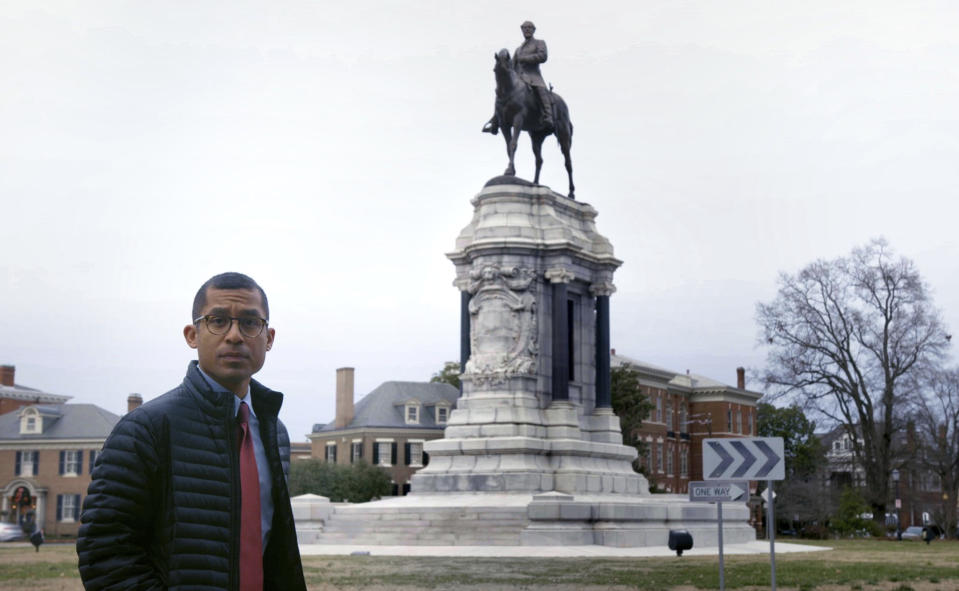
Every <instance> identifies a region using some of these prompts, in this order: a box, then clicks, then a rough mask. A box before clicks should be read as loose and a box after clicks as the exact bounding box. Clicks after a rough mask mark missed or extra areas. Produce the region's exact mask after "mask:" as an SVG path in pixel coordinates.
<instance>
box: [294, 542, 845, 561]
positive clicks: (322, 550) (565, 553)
mask: <svg viewBox="0 0 959 591" xmlns="http://www.w3.org/2000/svg"><path fill="white" fill-rule="evenodd" d="M822 550H831V548H824V547H822V546H807V545H805V544H790V543H779V542H776V554H786V553H791V552H819V551H822ZM353 553H362V554H369V555H371V556H476V557H504V558H505V557H514V558H522V557H528V558H564V557H575V556H587V557H588V556H599V557H609V558H614V557H627V558H630V557H631V558H641V557H653V556H676V553H675V552H673V551H672V550H670V549H669V548H667V547H666V546H655V547H644V548H615V547H611V546H373V545H367V546H350V545H337V544H303V545H301V546H300V554H301V555H302V556H334V555H347V554H353ZM723 553H724V554H726V555H731V554H769V542H768V541H766V540H757V541H755V542H747V543H745V544H727V545H724V546H723ZM718 555H719V548H717V547H716V546H709V547H706V548H695V547H694V548H693V549H692V550H686V551H685V552H683V556H718Z"/></svg>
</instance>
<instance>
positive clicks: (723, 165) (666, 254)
mask: <svg viewBox="0 0 959 591" xmlns="http://www.w3.org/2000/svg"><path fill="white" fill-rule="evenodd" d="M957 11H959V8H957V6H956V4H955V3H953V2H900V3H892V2H881V1H877V0H871V1H865V2H853V1H850V2H834V1H831V0H830V1H808V0H805V1H796V2H785V1H784V2H767V1H757V2H745V1H727V2H711V1H705V0H704V1H702V2H676V1H664V2H647V1H639V2H582V1H577V2H558V1H556V0H550V1H548V2H519V1H515V0H514V1H509V2H478V1H477V2H450V1H435V2H428V1H411V0H404V1H402V2H399V1H390V2H387V1H369V2H333V1H325V0H324V1H312V2H308V1H287V0H271V1H269V2H241V1H231V2H202V1H201V2H197V1H190V2H172V1H165V2H147V1H139V2H136V1H132V2H131V1H113V2H110V1H76V2H45V1H29V2H25V1H9V0H3V1H0V72H3V75H2V77H0V242H2V247H0V248H2V250H0V253H2V254H0V334H2V338H0V363H3V364H12V365H15V366H16V368H17V374H16V375H17V382H18V383H20V384H23V385H27V386H32V387H35V388H40V389H43V390H45V391H49V392H54V393H58V394H67V395H70V396H73V402H90V403H95V404H98V405H100V406H102V407H104V408H106V409H108V410H111V411H113V412H115V413H118V414H119V413H122V412H124V411H125V409H126V397H127V395H128V394H130V393H132V392H138V393H140V394H142V395H143V397H144V398H145V399H150V398H153V397H155V396H157V395H159V394H161V393H162V392H165V391H166V390H168V389H170V388H172V387H173V386H175V385H176V384H178V383H179V382H180V381H181V380H182V377H183V374H184V371H185V369H186V366H187V363H188V361H189V360H190V359H192V358H194V357H195V352H194V351H193V350H191V349H189V348H188V347H187V346H186V344H185V343H184V340H183V336H182V328H183V326H184V324H186V323H187V322H189V320H190V305H191V303H192V299H193V295H194V292H195V291H196V289H197V287H198V286H199V285H200V284H201V283H202V282H203V281H205V280H206V279H207V278H208V277H210V276H211V275H214V274H216V273H219V272H221V271H226V270H236V271H241V272H245V273H247V274H249V275H251V276H253V277H254V278H255V279H257V280H258V281H259V282H260V283H261V285H262V286H263V287H264V288H265V289H266V291H267V293H268V295H269V298H270V307H271V324H272V326H274V327H275V328H276V333H277V334H276V343H275V346H274V348H273V351H272V352H271V353H270V354H269V356H268V358H267V362H266V366H265V368H264V369H263V371H261V372H260V374H259V375H258V376H257V377H258V378H259V379H260V380H261V381H263V382H264V383H266V384H267V385H269V386H271V387H273V388H274V389H277V390H281V391H283V392H285V394H286V403H285V406H284V408H283V410H282V412H281V415H280V416H281V418H282V419H283V420H284V421H285V422H286V423H287V425H288V427H289V429H290V432H291V435H292V436H293V438H294V440H305V435H306V433H308V432H309V431H310V428H311V426H312V424H313V423H325V422H328V421H329V420H331V419H332V417H333V412H334V408H333V406H334V396H333V394H334V386H335V369H336V368H337V367H342V366H352V367H355V368H356V390H357V392H356V393H357V399H359V398H360V397H361V396H362V395H364V394H366V393H367V392H369V391H370V390H372V389H373V388H375V387H376V386H377V385H379V384H380V383H382V382H383V381H387V380H427V379H429V377H430V375H431V374H432V373H433V372H435V371H437V370H438V369H439V368H440V367H441V366H442V364H443V362H444V361H445V360H453V359H456V358H457V357H458V354H459V353H458V352H459V348H458V342H459V341H458V338H459V336H458V326H459V325H458V314H459V311H458V306H459V297H458V293H457V291H456V289H455V288H454V287H452V280H453V277H454V269H453V265H452V263H451V262H450V261H449V260H447V259H446V257H445V253H447V252H449V251H451V250H452V249H453V246H454V240H455V238H456V236H457V235H458V233H459V231H460V229H461V228H462V227H463V226H465V225H466V224H467V223H468V222H469V220H470V217H471V214H472V206H471V205H470V202H469V201H470V199H471V198H472V197H473V196H474V195H475V194H476V193H477V192H478V191H479V190H480V189H481V188H482V187H483V184H484V183H485V181H486V180H488V179H489V178H491V177H493V176H496V175H498V174H500V173H501V172H502V171H503V169H504V168H505V166H506V163H507V162H506V156H505V150H504V147H503V140H502V136H497V137H492V136H490V135H488V134H482V133H480V131H479V130H480V127H481V126H482V124H483V122H484V121H486V119H487V118H488V117H489V115H490V112H491V110H492V104H493V88H494V80H493V74H492V66H493V54H494V52H495V51H496V50H498V49H500V48H502V47H506V48H509V49H510V50H511V51H512V50H513V49H514V48H515V47H516V46H517V45H519V44H520V42H521V41H522V35H521V32H520V30H519V25H520V23H522V22H523V21H524V20H526V19H530V20H533V21H534V22H535V23H536V25H537V27H538V28H537V31H536V35H537V37H539V38H542V39H544V40H545V41H546V42H547V44H548V47H549V61H548V62H547V63H546V64H544V65H543V68H542V70H543V74H544V77H545V79H546V80H547V81H548V82H550V83H552V84H553V86H554V87H555V90H556V92H558V93H560V94H561V95H562V96H563V97H564V98H565V99H566V101H567V103H568V104H569V106H570V111H571V117H572V120H573V123H574V125H575V134H574V137H573V149H572V154H573V166H574V172H575V180H576V186H577V192H576V196H577V198H578V199H579V200H581V201H585V202H588V203H590V204H591V205H593V206H594V207H595V208H596V209H597V210H598V211H599V216H598V218H597V227H598V229H599V231H600V232H601V233H602V234H604V235H606V236H607V237H608V238H609V239H610V240H611V241H612V243H613V246H614V248H615V251H616V256H617V257H618V258H620V259H622V260H623V261H624V265H623V266H622V267H621V268H620V270H619V271H618V272H617V274H616V275H615V278H614V281H615V283H616V285H617V287H618V291H617V293H616V294H615V295H614V296H613V298H612V301H611V307H612V346H613V347H615V348H616V349H617V352H619V353H622V354H625V355H628V356H631V357H636V358H639V359H643V360H646V361H648V362H650V363H654V364H657V365H660V366H665V367H669V368H672V369H674V370H676V371H684V370H686V369H689V370H691V371H692V372H693V373H698V374H702V375H706V376H709V377H711V378H714V379H717V380H720V381H725V382H727V383H734V382H735V368H736V366H738V365H745V366H747V367H749V368H759V367H761V366H762V364H763V361H764V358H765V352H764V350H763V349H762V348H759V347H757V346H756V337H757V326H756V322H755V305H756V302H757V301H766V300H769V299H771V298H772V297H773V296H774V294H775V288H776V284H775V281H776V275H777V273H778V272H780V271H787V272H795V271H797V270H799V269H800V268H801V267H802V266H804V265H806V264H808V263H809V262H811V261H813V260H815V259H816V258H834V257H837V256H840V255H844V254H847V253H848V252H849V251H850V250H851V249H852V248H853V247H855V246H859V245H862V244H864V243H866V242H867V241H868V240H869V239H870V238H872V237H877V236H885V237H886V238H887V239H888V240H889V242H890V243H891V245H892V247H893V248H894V249H895V250H896V251H897V252H899V253H901V254H904V255H906V256H908V257H910V258H912V259H914V260H915V261H916V263H917V264H918V266H919V269H920V271H921V273H922V275H923V276H924V278H925V279H926V281H927V282H928V283H929V285H930V286H931V288H932V290H933V294H934V297H935V299H936V302H937V304H938V305H939V306H940V308H941V309H942V311H943V316H944V318H945V320H946V322H947V324H948V326H949V327H950V328H951V329H952V330H959V273H957V270H959V269H957V268H959V239H957V233H956V226H957V223H959V215H957V214H959V205H957V187H959V108H957V105H959V43H957V41H956V39H957V35H956V31H957V30H959V14H957ZM543 153H544V158H545V160H546V163H545V165H544V172H543V178H542V179H541V180H542V181H543V182H544V184H547V185H549V186H551V187H553V188H554V189H556V190H558V191H560V192H562V193H565V192H566V179H565V171H564V170H563V168H562V157H561V155H560V153H559V150H558V148H557V146H556V143H555V141H553V140H552V139H550V140H548V141H547V143H546V145H545V146H544V150H543ZM517 173H518V174H519V175H520V176H522V177H525V178H529V179H531V178H532V157H531V155H530V150H529V142H528V139H527V138H526V137H524V138H523V140H522V141H521V144H520V148H519V149H518V150H517ZM953 359H955V355H954V356H953ZM750 385H751V386H753V387H758V386H757V384H750Z"/></svg>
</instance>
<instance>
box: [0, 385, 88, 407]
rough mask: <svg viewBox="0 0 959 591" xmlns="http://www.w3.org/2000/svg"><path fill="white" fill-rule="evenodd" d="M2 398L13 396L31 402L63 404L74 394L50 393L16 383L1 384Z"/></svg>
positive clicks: (0, 392) (0, 396) (0, 393)
mask: <svg viewBox="0 0 959 591" xmlns="http://www.w3.org/2000/svg"><path fill="white" fill-rule="evenodd" d="M0 398H11V399H13V400H29V401H30V402H36V403H44V404H63V403H64V402H66V401H67V400H70V399H71V398H72V396H63V395H62V394H50V393H49V392H44V391H42V390H37V389H36V388H30V387H27V386H21V385H20V384H14V385H13V386H3V385H0Z"/></svg>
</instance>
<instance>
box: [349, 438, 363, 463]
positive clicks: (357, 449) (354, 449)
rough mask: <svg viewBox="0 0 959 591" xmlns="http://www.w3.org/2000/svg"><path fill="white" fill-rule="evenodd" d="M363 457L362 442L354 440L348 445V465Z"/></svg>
mask: <svg viewBox="0 0 959 591" xmlns="http://www.w3.org/2000/svg"><path fill="white" fill-rule="evenodd" d="M362 457H363V440H362V439H354V440H353V442H352V443H351V444H350V463H351V464H355V463H357V462H358V461H360V459H361V458H362Z"/></svg>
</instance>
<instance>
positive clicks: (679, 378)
mask: <svg viewBox="0 0 959 591" xmlns="http://www.w3.org/2000/svg"><path fill="white" fill-rule="evenodd" d="M627 363H628V364H629V365H631V366H632V367H635V368H636V369H637V370H638V371H640V372H641V373H647V374H652V375H654V376H656V377H658V378H660V379H662V380H663V381H665V382H666V383H667V384H669V385H670V386H678V387H681V388H687V389H689V390H692V391H699V392H702V391H709V390H728V391H732V392H740V393H744V394H747V395H752V396H753V397H755V398H759V397H761V396H762V392H753V391H752V390H745V389H740V388H737V387H736V386H730V385H728V384H724V383H722V382H719V381H717V380H714V379H712V378H708V377H706V376H701V375H698V374H694V373H679V372H677V371H673V370H671V369H666V368H663V367H659V366H658V365H653V364H652V363H648V362H646V361H640V360H639V359H633V358H632V357H627V356H625V355H610V365H612V367H619V366H621V365H626V364H627Z"/></svg>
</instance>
